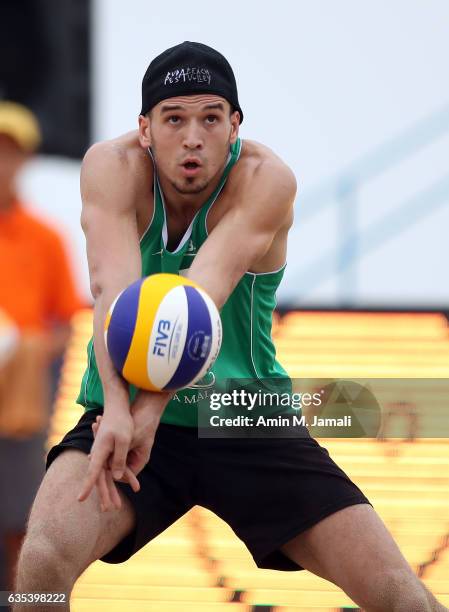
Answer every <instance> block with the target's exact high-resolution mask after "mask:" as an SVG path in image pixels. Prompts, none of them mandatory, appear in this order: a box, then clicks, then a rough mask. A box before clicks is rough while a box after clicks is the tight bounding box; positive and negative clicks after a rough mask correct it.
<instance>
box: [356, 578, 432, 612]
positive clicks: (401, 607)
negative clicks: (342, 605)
mask: <svg viewBox="0 0 449 612" xmlns="http://www.w3.org/2000/svg"><path fill="white" fill-rule="evenodd" d="M372 587H374V588H371V589H369V593H370V594H371V595H370V596H367V599H366V601H362V602H357V603H359V605H362V606H366V609H367V610H368V611H370V612H371V610H372V611H373V612H377V610H379V612H387V611H388V612H427V611H428V612H430V611H431V606H430V605H429V602H428V599H427V595H426V592H425V589H424V587H423V584H422V583H421V581H420V580H419V578H417V576H415V574H414V573H413V572H412V570H411V569H410V568H392V569H385V571H384V572H383V573H382V574H381V575H378V576H377V577H373V581H372Z"/></svg>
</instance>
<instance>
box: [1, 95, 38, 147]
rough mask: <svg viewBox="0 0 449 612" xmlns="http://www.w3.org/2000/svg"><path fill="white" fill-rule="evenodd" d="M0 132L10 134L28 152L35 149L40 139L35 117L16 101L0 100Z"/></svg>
mask: <svg viewBox="0 0 449 612" xmlns="http://www.w3.org/2000/svg"><path fill="white" fill-rule="evenodd" d="M0 134H6V135H7V136H10V137H11V138H12V139H13V140H15V141H16V142H17V144H18V145H19V146H20V147H21V149H23V150H24V151H27V152H28V153H32V152H33V151H35V150H36V149H37V147H38V146H39V145H40V143H41V140H42V136H41V130H40V128H39V123H38V122H37V119H36V117H35V116H34V115H33V113H32V112H31V111H30V110H28V109H27V108H25V106H22V105H21V104H17V103H16V102H0Z"/></svg>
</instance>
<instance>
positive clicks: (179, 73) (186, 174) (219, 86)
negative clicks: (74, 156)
mask: <svg viewBox="0 0 449 612" xmlns="http://www.w3.org/2000/svg"><path fill="white" fill-rule="evenodd" d="M242 120H243V113H242V110H241V108H240V104H239V101H238V95H237V85H236V82H235V77H234V73H233V71H232V68H231V66H230V65H229V63H228V61H227V60H226V59H225V58H224V57H223V56H222V55H221V54H220V53H218V51H215V50H214V49H212V48H211V47H208V46H206V45H203V44H201V43H193V42H184V43H182V44H180V45H177V46H176V47H172V48H171V49H167V51H164V53H162V54H161V55H159V56H158V57H156V58H155V59H154V60H153V61H152V62H151V64H150V65H149V67H148V69H147V71H146V73H145V76H144V78H143V82H142V109H141V115H140V117H139V131H140V142H141V145H142V146H143V147H149V146H151V148H152V150H153V153H154V155H155V157H156V160H157V164H158V170H159V173H160V174H161V176H164V177H166V178H167V180H169V181H170V183H171V184H172V186H173V187H174V188H175V189H176V191H177V192H178V193H180V194H194V193H200V192H201V191H203V190H205V189H206V188H207V186H208V185H209V183H210V182H211V180H213V179H214V178H215V177H216V175H218V174H219V173H220V172H221V171H222V170H223V166H224V164H225V162H226V159H227V156H228V153H229V146H230V144H232V143H234V142H235V141H236V139H237V135H238V128H239V124H240V123H241V122H242Z"/></svg>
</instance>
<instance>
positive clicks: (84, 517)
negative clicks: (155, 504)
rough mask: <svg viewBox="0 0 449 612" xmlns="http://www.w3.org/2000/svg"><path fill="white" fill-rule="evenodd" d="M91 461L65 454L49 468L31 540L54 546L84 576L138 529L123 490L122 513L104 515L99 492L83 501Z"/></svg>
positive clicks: (31, 520) (38, 499)
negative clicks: (82, 496) (82, 490)
mask: <svg viewBox="0 0 449 612" xmlns="http://www.w3.org/2000/svg"><path fill="white" fill-rule="evenodd" d="M88 461H89V460H88V458H87V455H86V454H85V453H84V452H82V451H80V450H77V449H66V450H64V451H63V452H61V453H60V454H59V455H58V456H57V457H56V458H55V459H54V461H53V462H52V464H51V465H50V467H49V468H48V470H47V472H46V474H45V476H44V479H43V481H42V483H41V486H40V488H39V490H38V492H37V495H36V499H35V501H34V503H33V507H32V509H31V513H30V517H29V521H28V529H27V539H28V540H29V541H32V542H34V546H36V545H37V546H38V545H39V542H42V545H43V546H48V544H50V545H53V546H54V548H55V550H57V551H58V553H59V554H62V555H63V556H64V557H65V558H67V559H68V560H70V562H72V563H73V564H74V565H75V566H76V569H78V570H79V572H81V571H83V570H84V569H85V568H86V567H88V566H89V565H90V564H91V563H92V562H93V561H95V560H96V559H99V558H100V557H102V556H103V555H104V554H106V553H107V552H109V551H110V550H111V549H112V548H113V547H114V546H116V544H118V543H119V542H120V541H121V540H122V539H123V538H124V537H125V536H126V535H127V534H128V533H130V532H131V531H132V529H133V528H134V524H135V511H134V509H133V508H132V505H131V503H130V501H129V500H128V498H127V497H126V496H125V495H124V494H123V493H122V491H120V490H119V495H120V498H121V501H122V506H121V508H120V509H113V510H109V511H108V512H102V511H101V509H100V501H99V497H98V493H97V490H96V488H95V489H94V490H93V491H92V493H91V495H90V496H89V497H88V499H87V500H85V501H83V502H79V501H78V500H77V496H78V493H79V490H80V488H81V484H82V481H83V478H84V476H85V474H86V470H87V464H88Z"/></svg>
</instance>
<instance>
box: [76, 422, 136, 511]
mask: <svg viewBox="0 0 449 612" xmlns="http://www.w3.org/2000/svg"><path fill="white" fill-rule="evenodd" d="M133 429H134V425H133V420H132V417H131V414H130V413H129V412H128V411H116V412H112V411H109V412H107V413H105V414H104V415H103V418H102V420H101V428H98V431H97V432H96V436H95V440H94V443H93V445H92V449H91V452H90V456H89V457H90V461H89V467H88V469H87V474H86V478H85V480H84V483H83V487H82V489H81V492H80V494H79V496H78V501H84V500H85V499H87V498H88V497H89V495H90V493H91V491H92V489H93V487H94V486H95V484H97V485H98V490H99V493H100V499H101V503H102V507H103V506H104V507H105V509H108V508H109V506H110V502H111V498H110V495H109V493H108V491H109V490H110V489H115V492H116V493H117V496H118V492H117V491H116V487H115V485H114V483H113V482H112V483H111V479H112V477H113V478H114V479H116V480H120V479H121V478H122V477H123V476H124V475H125V469H126V459H127V455H128V451H129V446H130V443H131V439H132V435H133ZM111 470H112V473H111ZM107 472H109V474H108V473H107ZM128 475H129V473H128ZM130 484H131V483H130ZM133 488H134V487H133ZM111 492H112V491H111ZM113 498H114V499H115V502H117V498H116V495H114V496H113Z"/></svg>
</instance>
